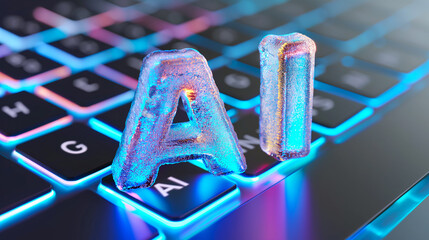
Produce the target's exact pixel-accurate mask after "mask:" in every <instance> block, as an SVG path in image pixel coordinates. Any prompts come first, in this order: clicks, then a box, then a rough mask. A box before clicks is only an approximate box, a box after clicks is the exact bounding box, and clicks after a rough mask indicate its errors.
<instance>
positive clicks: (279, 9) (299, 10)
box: [238, 1, 313, 30]
mask: <svg viewBox="0 0 429 240" xmlns="http://www.w3.org/2000/svg"><path fill="white" fill-rule="evenodd" d="M311 9H313V7H312V6H309V5H307V4H305V3H301V2H292V1H289V2H286V3H283V4H280V5H276V6H274V7H271V8H269V9H267V10H264V11H262V12H259V13H256V14H253V15H250V16H245V17H242V18H240V19H239V20H238V22H240V23H242V24H246V25H249V26H252V27H254V28H257V29H261V30H270V29H273V28H276V27H279V26H281V25H284V24H287V23H288V22H290V21H291V20H292V19H293V18H296V17H298V16H299V15H301V14H304V13H306V12H308V11H310V10H311Z"/></svg>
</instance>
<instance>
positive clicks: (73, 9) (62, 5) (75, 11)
mask: <svg viewBox="0 0 429 240" xmlns="http://www.w3.org/2000/svg"><path fill="white" fill-rule="evenodd" d="M47 8H48V9H50V10H52V11H53V12H55V13H57V14H59V15H61V16H63V17H65V18H68V19H70V20H75V21H76V20H82V19H85V18H88V17H91V16H94V15H96V13H95V12H94V11H92V10H90V9H88V8H87V7H85V6H83V5H81V4H80V3H77V2H76V1H59V2H57V3H55V4H54V5H53V6H52V7H51V6H48V7H47Z"/></svg>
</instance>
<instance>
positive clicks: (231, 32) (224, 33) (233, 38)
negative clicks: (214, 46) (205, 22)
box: [200, 26, 253, 46]
mask: <svg viewBox="0 0 429 240" xmlns="http://www.w3.org/2000/svg"><path fill="white" fill-rule="evenodd" d="M200 35H201V36H203V37H206V38H208V39H211V40H213V41H215V42H218V43H221V44H224V45H228V46H233V45H237V44H239V43H241V42H244V41H247V40H250V39H252V38H253V36H250V35H248V34H246V33H243V32H240V31H238V30H236V29H234V28H230V27H227V26H220V27H212V28H209V29H207V30H206V31H204V32H201V33H200Z"/></svg>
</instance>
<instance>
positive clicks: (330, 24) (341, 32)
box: [308, 19, 363, 41]
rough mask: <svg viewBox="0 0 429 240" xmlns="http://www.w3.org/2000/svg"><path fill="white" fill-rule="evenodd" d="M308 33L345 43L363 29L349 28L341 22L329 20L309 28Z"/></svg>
mask: <svg viewBox="0 0 429 240" xmlns="http://www.w3.org/2000/svg"><path fill="white" fill-rule="evenodd" d="M308 31H310V32H314V33H317V34H319V35H322V36H325V37H328V38H333V39H336V40H340V41H347V40H350V39H352V38H355V37H357V36H358V35H359V34H361V33H362V32H363V29H359V28H358V27H350V26H347V25H345V24H344V23H343V22H341V21H338V20H333V19H331V20H327V21H324V22H322V23H320V24H318V25H316V26H314V27H311V28H309V29H308Z"/></svg>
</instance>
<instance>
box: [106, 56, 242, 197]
mask: <svg viewBox="0 0 429 240" xmlns="http://www.w3.org/2000/svg"><path fill="white" fill-rule="evenodd" d="M180 97H182V99H184V102H183V105H184V106H185V109H186V111H187V114H188V116H189V118H190V121H189V122H185V123H178V124H173V125H172V122H173V118H174V116H175V114H176V109H177V103H178V101H179V98H180ZM193 159H202V160H203V162H204V163H205V165H206V167H207V169H208V170H209V171H210V172H211V173H213V174H215V175H225V174H230V173H242V172H243V171H244V170H245V169H246V162H245V159H244V155H243V153H242V150H241V148H240V146H239V145H238V140H237V135H236V133H235V132H234V130H233V126H232V124H231V121H230V119H229V117H228V115H227V113H226V111H225V107H224V104H223V102H222V100H221V99H220V97H219V90H218V89H217V87H216V84H215V82H214V80H213V76H212V72H211V70H210V68H209V66H208V65H207V61H206V59H205V58H204V57H203V56H202V55H201V54H200V53H199V52H197V51H196V50H193V49H182V50H172V51H155V52H152V53H151V54H149V55H147V56H146V57H145V58H144V60H143V65H142V69H141V73H140V77H139V81H138V86H137V90H136V94H135V97H134V101H133V103H132V105H131V109H130V112H129V113H128V117H127V121H126V127H125V130H124V132H123V135H122V139H121V143H120V146H119V149H118V151H117V153H116V156H115V159H114V160H113V165H112V174H113V179H114V180H115V182H116V185H117V187H118V188H119V189H121V190H127V189H132V188H140V187H149V186H151V185H152V184H153V183H154V181H155V179H156V176H157V174H158V168H159V167H160V166H161V165H163V164H173V163H178V162H183V161H187V160H193Z"/></svg>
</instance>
